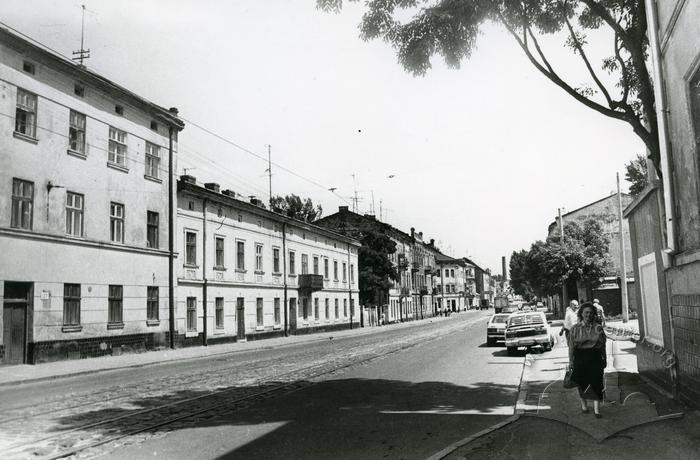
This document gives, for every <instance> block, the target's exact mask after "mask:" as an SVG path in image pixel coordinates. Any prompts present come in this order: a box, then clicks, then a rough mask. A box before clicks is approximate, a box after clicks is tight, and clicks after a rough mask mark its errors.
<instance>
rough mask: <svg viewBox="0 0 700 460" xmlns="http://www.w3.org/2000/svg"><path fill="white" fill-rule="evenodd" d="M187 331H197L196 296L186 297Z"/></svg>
mask: <svg viewBox="0 0 700 460" xmlns="http://www.w3.org/2000/svg"><path fill="white" fill-rule="evenodd" d="M187 331H188V332H195V331H197V298H196V297H188V298H187Z"/></svg>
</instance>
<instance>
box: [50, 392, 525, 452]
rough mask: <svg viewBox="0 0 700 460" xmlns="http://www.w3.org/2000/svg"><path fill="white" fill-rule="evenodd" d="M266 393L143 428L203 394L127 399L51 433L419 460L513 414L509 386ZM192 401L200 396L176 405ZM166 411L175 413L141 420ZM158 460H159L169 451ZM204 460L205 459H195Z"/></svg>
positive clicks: (61, 423) (189, 406) (65, 421)
mask: <svg viewBox="0 0 700 460" xmlns="http://www.w3.org/2000/svg"><path fill="white" fill-rule="evenodd" d="M274 387H275V384H274V383H272V384H269V385H265V386H262V387H259V386H232V387H229V388H226V389H225V390H226V391H227V392H226V395H225V397H217V398H216V402H217V403H219V404H220V405H221V407H218V408H216V409H213V410H211V411H207V412H206V413H202V414H200V415H196V416H193V417H188V418H184V419H182V420H179V421H177V422H175V423H173V424H169V425H167V426H165V427H153V428H149V426H150V425H152V424H154V423H155V422H156V421H165V420H168V419H170V418H174V417H177V416H178V415H180V414H184V413H187V412H188V411H191V410H196V409H204V408H206V407H207V405H208V404H209V398H206V397H203V396H205V395H206V394H208V393H207V392H206V391H200V390H186V391H177V392H172V393H167V394H163V395H161V396H158V397H146V398H141V399H132V400H130V401H128V403H126V404H124V405H122V406H121V407H112V408H104V409H99V410H93V411H89V412H84V413H80V414H75V415H70V416H64V417H58V418H56V419H55V420H54V422H55V423H57V425H58V426H57V427H56V428H55V429H54V432H60V431H63V430H75V429H77V430H80V431H88V432H90V434H91V435H95V436H100V435H117V434H127V433H131V432H133V431H134V430H136V429H143V432H144V433H151V434H155V433H162V432H164V431H169V432H171V434H170V435H169V436H168V438H170V437H171V436H173V435H174V433H176V432H178V431H184V432H187V431H188V430H192V429H201V428H211V429H212V430H213V431H216V432H217V433H226V435H225V436H224V440H223V441H221V445H222V446H223V448H225V453H223V454H222V453H221V450H220V449H219V451H218V452H219V453H218V454H216V455H214V456H215V457H216V456H220V458H234V457H237V458H241V457H252V458H271V457H275V458H277V457H279V456H284V457H289V458H328V457H329V456H336V457H337V456H338V455H337V454H338V453H339V452H342V453H343V456H345V454H348V455H350V454H349V453H350V452H353V454H352V456H349V457H348V458H352V457H354V458H358V456H359V457H366V456H367V454H368V452H371V453H369V454H368V455H369V456H370V457H372V458H376V456H379V457H387V456H388V457H392V458H394V457H403V458H408V457H414V454H415V455H418V456H419V457H423V458H424V457H425V456H429V455H430V454H431V453H434V452H435V450H434V449H435V446H431V443H433V444H436V445H438V446H440V445H441V446H442V447H444V446H445V445H449V444H450V443H451V442H455V441H457V440H459V439H461V438H463V437H464V436H465V434H464V433H465V432H470V430H472V431H478V430H479V429H483V428H484V427H485V426H489V425H492V424H494V423H497V422H498V421H500V420H502V419H504V418H505V417H507V416H510V415H512V413H513V405H514V404H515V400H516V399H517V391H518V387H517V384H516V385H501V384H497V383H493V382H479V383H475V384H473V385H468V386H460V385H455V384H452V383H446V382H419V383H413V382H407V381H400V380H382V379H360V378H348V379H330V380H324V381H321V382H309V381H299V382H295V383H294V384H293V391H289V390H288V391H285V392H280V393H275V391H276V390H273V389H274ZM261 390H263V391H264V390H272V391H273V392H272V393H270V394H268V395H267V397H266V396H265V395H261V396H258V397H256V398H255V399H254V401H252V402H251V401H250V400H247V401H240V398H242V397H244V396H246V395H251V394H255V393H259V392H260V391H261ZM198 397H202V398H200V399H197V400H195V401H193V402H190V403H185V404H184V405H179V404H178V405H174V403H177V402H182V401H184V400H189V399H192V398H198ZM168 404H173V405H171V406H169V407H164V408H159V409H157V410H155V411H152V412H149V413H146V414H140V412H142V411H144V410H145V409H151V408H158V407H161V406H166V405H168ZM115 418H116V420H113V421H111V422H109V423H105V424H97V425H95V424H96V423H99V422H101V421H103V420H106V419H115ZM485 420H486V421H485ZM86 425H92V426H90V427H85V426H86ZM171 439H172V438H171ZM217 439H221V434H219V438H217ZM164 442H165V441H164ZM171 445H172V444H171ZM163 446H164V447H163V449H167V448H168V447H167V445H166V444H164V445H163ZM442 447H440V448H442ZM358 448H361V449H362V450H357V449H358ZM279 449H283V450H279ZM367 449H369V450H367ZM421 449H423V451H421ZM438 450H439V449H438ZM282 452H283V454H282ZM159 455H166V456H167V452H165V453H163V452H161V453H159ZM173 455H175V456H177V453H175V454H173ZM202 457H210V455H208V454H206V453H202Z"/></svg>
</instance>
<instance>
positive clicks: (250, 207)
mask: <svg viewBox="0 0 700 460" xmlns="http://www.w3.org/2000/svg"><path fill="white" fill-rule="evenodd" d="M177 191H178V192H181V191H184V192H189V193H191V194H193V195H196V196H200V197H202V198H206V199H209V200H213V201H216V202H219V203H221V204H224V205H229V206H236V207H238V208H242V209H245V210H246V211H248V212H250V213H252V214H257V215H259V216H261V217H267V218H269V219H272V220H276V221H279V222H283V223H292V224H294V226H296V227H299V228H303V229H305V230H309V231H316V232H318V233H320V234H323V235H326V236H329V237H331V238H335V239H337V240H339V241H343V242H346V243H349V244H352V245H354V246H361V244H360V242H359V241H358V240H356V239H355V238H351V237H349V236H345V235H343V234H341V233H338V232H334V231H333V230H328V229H327V228H324V227H320V226H318V225H314V224H310V223H308V222H304V221H301V220H297V219H293V218H291V217H287V216H285V215H284V214H279V213H277V212H274V211H270V210H268V209H263V208H261V207H259V206H256V205H254V204H251V203H248V202H247V201H243V200H239V199H236V198H233V197H231V196H228V195H224V194H222V193H218V192H215V191H213V190H209V189H207V188H205V187H203V186H201V185H197V184H193V183H191V182H187V181H184V180H183V179H178V181H177Z"/></svg>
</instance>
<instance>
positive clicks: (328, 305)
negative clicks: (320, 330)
mask: <svg viewBox="0 0 700 460" xmlns="http://www.w3.org/2000/svg"><path fill="white" fill-rule="evenodd" d="M330 315H331V301H330V300H329V299H328V297H326V319H328V318H329V317H330Z"/></svg>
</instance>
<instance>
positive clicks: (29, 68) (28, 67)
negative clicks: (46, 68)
mask: <svg viewBox="0 0 700 460" xmlns="http://www.w3.org/2000/svg"><path fill="white" fill-rule="evenodd" d="M22 70H24V71H25V72H27V73H30V74H32V75H34V72H36V67H34V63H32V62H29V61H24V62H23V63H22Z"/></svg>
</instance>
